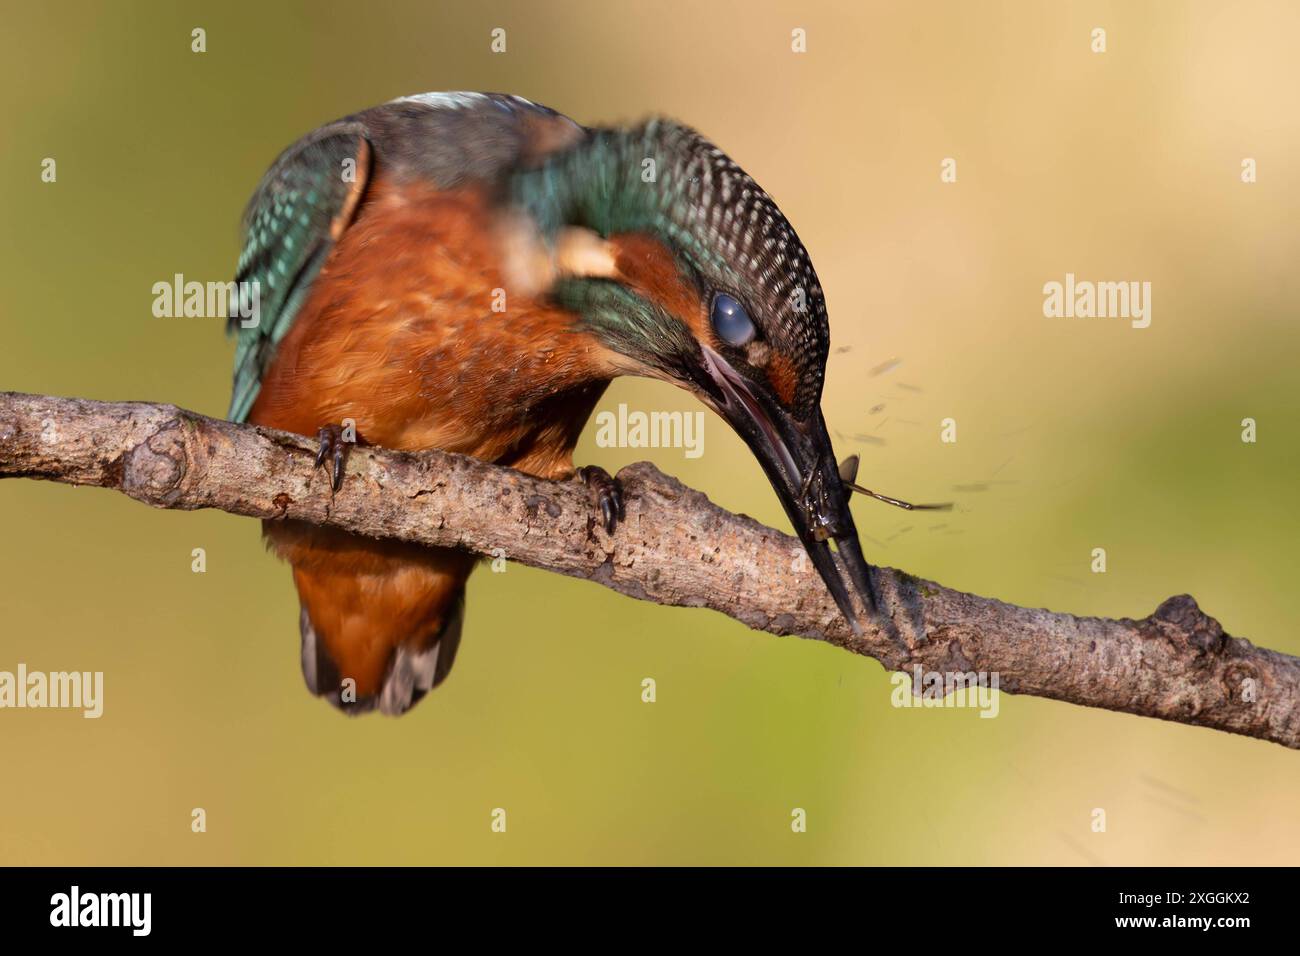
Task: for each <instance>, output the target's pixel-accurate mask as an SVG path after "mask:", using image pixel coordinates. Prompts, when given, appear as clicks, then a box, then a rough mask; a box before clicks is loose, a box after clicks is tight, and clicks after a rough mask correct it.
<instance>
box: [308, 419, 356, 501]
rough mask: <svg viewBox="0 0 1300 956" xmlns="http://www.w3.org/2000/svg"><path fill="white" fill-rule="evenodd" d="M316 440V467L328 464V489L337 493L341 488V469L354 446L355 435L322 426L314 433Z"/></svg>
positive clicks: (330, 426)
mask: <svg viewBox="0 0 1300 956" xmlns="http://www.w3.org/2000/svg"><path fill="white" fill-rule="evenodd" d="M316 439H317V441H319V442H320V451H318V452H316V467H317V468H319V467H321V466H322V465H326V464H328V468H329V476H330V488H332V489H333V490H334V491H338V490H339V489H340V488H342V487H343V469H344V466H346V465H347V462H348V454H349V453H350V452H351V451H352V446H353V445H355V444H356V433H355V432H349V431H345V430H344V429H343V427H342V426H339V425H322V426H321V427H320V428H319V429H317V431H316Z"/></svg>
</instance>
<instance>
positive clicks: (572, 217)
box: [513, 120, 875, 631]
mask: <svg viewBox="0 0 1300 956" xmlns="http://www.w3.org/2000/svg"><path fill="white" fill-rule="evenodd" d="M513 189H514V197H513V198H514V200H515V204H516V206H517V207H518V208H521V209H522V210H524V211H525V212H526V213H527V215H528V217H529V220H530V221H531V223H532V224H534V225H535V226H536V227H537V229H538V233H539V235H541V236H542V237H544V241H545V244H546V249H547V257H548V261H549V262H550V263H551V268H550V270H549V272H548V273H547V280H546V285H547V287H548V289H549V292H550V294H551V295H552V296H553V297H554V298H555V300H556V301H558V302H559V303H560V304H562V305H564V306H565V307H566V308H568V309H570V310H571V311H572V312H573V313H574V314H575V315H576V316H578V319H577V321H578V322H579V323H580V325H581V328H582V329H583V330H584V331H587V332H589V333H590V334H592V335H593V336H594V337H596V338H597V339H598V340H599V341H600V342H601V343H602V344H603V345H604V346H605V347H606V348H607V349H608V350H609V352H610V354H611V355H612V356H613V362H614V365H615V368H616V369H617V371H620V372H623V373H627V374H639V375H648V376H652V377H655V378H660V379H664V380H668V381H671V382H673V383H674V384H676V385H679V386H681V387H683V388H685V389H687V390H688V391H690V392H692V393H694V394H695V395H696V396H697V397H698V398H700V399H701V400H702V401H703V402H704V403H705V404H706V405H708V406H709V407H711V408H712V409H713V410H714V411H716V412H717V413H718V414H719V415H721V416H722V417H723V418H724V419H725V420H726V421H727V422H728V423H729V424H730V425H731V427H732V428H734V429H735V430H736V432H737V433H738V434H739V435H740V437H741V438H742V439H744V441H745V443H746V444H747V445H748V446H749V448H750V449H751V450H752V451H753V453H754V455H755V456H756V457H757V458H758V460H759V462H760V463H761V465H762V467H763V470H764V472H765V473H766V474H767V477H768V479H769V480H770V481H771V483H772V486H773V488H775V490H776V493H777V495H778V496H779V497H780V499H781V503H782V505H783V506H784V507H785V511H786V513H787V515H788V516H789V518H790V521H791V522H792V523H793V525H794V528H795V531H796V532H797V533H798V535H799V538H800V540H801V541H802V543H803V545H804V548H805V549H806V550H807V552H808V554H809V556H810V558H811V559H812V561H813V563H814V565H815V566H816V568H817V570H818V572H819V573H820V575H821V577H822V579H823V580H824V581H825V582H826V585H827V587H828V588H829V590H830V592H831V594H832V596H833V597H834V598H835V601H836V604H837V605H838V606H839V607H840V609H841V611H842V612H843V613H844V615H845V617H846V618H847V619H848V621H849V623H850V625H851V626H852V627H853V629H854V630H855V631H859V627H858V624H857V612H856V610H855V609H854V606H853V602H852V600H851V598H850V593H851V592H856V593H857V595H858V597H859V599H860V600H861V601H862V602H863V603H864V605H865V606H866V607H867V608H868V609H869V610H874V607H875V602H874V597H873V592H872V589H871V583H870V576H869V570H868V567H867V564H866V561H865V560H864V558H863V556H862V551H861V548H860V546H859V544H858V536H857V529H856V528H855V527H854V524H853V518H852V516H851V514H850V512H849V504H848V492H847V491H846V490H845V488H844V486H843V484H842V482H841V480H840V477H839V474H838V471H837V468H836V464H835V457H834V452H833V450H832V448H831V441H830V437H829V435H828V434H827V432H826V424H825V421H824V420H823V418H822V413H821V408H820V402H821V393H822V382H823V378H824V375H825V367H826V356H827V352H828V349H829V343H830V333H829V329H828V326H827V318H826V306H825V301H824V298H823V296H822V289H821V285H820V284H819V283H818V281H817V274H816V272H815V271H814V270H813V266H812V262H811V261H810V259H809V257H808V253H807V251H806V250H805V249H804V246H803V244H802V243H801V242H800V241H799V237H798V236H797V235H796V234H795V231H794V229H793V227H791V225H790V223H789V222H787V221H786V218H785V216H783V215H782V214H781V211H780V210H779V209H778V208H777V207H776V204H775V203H774V202H773V201H772V199H771V198H770V197H769V196H768V195H767V193H766V192H764V191H763V189H762V188H761V187H759V185H758V184H757V183H756V182H754V180H753V179H751V178H750V177H749V176H748V175H747V174H746V173H745V172H744V170H742V169H741V168H740V167H739V166H737V165H736V164H735V163H734V162H732V161H731V159H729V158H728V157H727V156H726V154H724V153H723V152H722V151H721V150H720V149H718V148H717V147H715V146H714V145H713V144H712V143H710V142H709V141H707V140H706V139H704V138H703V137H702V136H700V135H699V134H698V133H696V132H694V131H693V130H691V129H688V128H686V127H683V126H681V125H678V124H676V123H671V122H667V121H662V120H654V121H651V122H649V123H647V124H645V125H644V126H639V127H636V128H634V129H627V130H621V129H601V130H593V131H591V132H590V133H589V134H588V135H587V136H586V137H585V138H584V139H583V140H582V141H580V142H579V143H578V144H576V145H575V146H573V147H572V148H570V149H568V150H566V151H564V152H562V153H559V154H558V155H555V156H552V157H551V158H550V159H549V161H547V162H546V163H545V164H543V165H541V166H538V167H535V168H533V169H529V170H525V171H523V172H521V173H520V174H519V175H518V176H517V177H516V178H515V181H514V184H513ZM832 542H833V543H834V545H835V551H836V553H837V554H838V558H839V560H838V563H837V561H836V558H835V557H834V556H833V555H832V551H831V547H830V545H831V543H832Z"/></svg>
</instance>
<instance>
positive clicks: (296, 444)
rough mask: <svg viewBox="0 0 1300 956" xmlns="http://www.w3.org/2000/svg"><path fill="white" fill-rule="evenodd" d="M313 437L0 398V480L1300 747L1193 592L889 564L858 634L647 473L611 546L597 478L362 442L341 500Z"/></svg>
mask: <svg viewBox="0 0 1300 956" xmlns="http://www.w3.org/2000/svg"><path fill="white" fill-rule="evenodd" d="M316 447H317V446H316V443H315V441H314V440H312V439H307V438H302V437H300V436H297V435H291V434H287V433H285V432H276V431H272V430H268V429H261V428H255V427H252V426H241V425H234V424H231V423H230V422H224V421H217V420H215V419H210V418H205V417H204V416H202V415H197V414H195V413H193V412H188V411H185V410H183V409H180V408H176V407H175V406H171V405H150V404H139V403H106V402H93V401H84V400H80V399H63V398H51V397H46V396H38V395H21V394H13V393H0V477H27V478H43V479H48V480H52V481H61V482H67V483H69V484H76V485H98V486H102V487H105V488H116V489H118V490H120V491H122V492H124V493H126V494H128V495H130V496H131V497H132V498H135V499H136V500H138V501H143V502H144V503H146V504H149V505H153V506H155V507H159V508H177V509H183V510H192V509H196V508H220V509H221V510H223V511H228V512H231V513H233V514H240V515H248V516H250V517H255V518H270V519H276V518H281V519H283V518H299V519H303V520H305V521H311V522H315V523H318V524H325V525H333V526H335V527H339V528H346V529H347V530H349V531H354V532H358V533H361V534H365V535H370V536H373V537H387V538H400V539H403V540H406V541H414V542H420V543H423V544H429V545H438V546H443V547H447V546H455V547H462V548H466V549H468V550H471V551H475V552H479V553H481V554H489V555H504V556H505V557H506V558H508V559H509V560H512V561H518V562H521V563H523V564H528V565H532V566H534V567H539V568H545V569H548V570H551V571H558V572H560V573H561V574H568V575H571V576H573V577H579V578H586V579H588V580H591V581H596V582H598V583H600V584H603V585H605V586H606V587H609V588H613V589H614V590H615V591H619V592H621V593H623V594H627V595H630V596H632V597H635V598H640V599H642V600H646V601H654V602H656V603H658V604H673V605H684V606H689V607H709V608H713V609H714V610H715V611H720V612H721V613H723V614H726V615H728V616H730V617H733V618H735V619H737V620H739V621H742V622H744V623H745V624H747V625H748V626H750V627H752V628H756V629H758V630H764V631H770V632H771V633H773V634H799V635H802V636H804V637H810V638H816V639H818V640H824V641H829V642H830V643H832V644H836V645H838V646H840V647H843V648H845V649H847V650H850V651H853V652H855V653H858V654H864V655H867V656H869V657H874V658H876V659H877V660H879V661H880V662H881V663H882V664H883V665H884V666H885V667H887V668H889V669H891V670H905V671H909V672H911V671H912V670H913V668H914V667H916V666H920V667H921V668H922V669H923V670H925V671H937V672H943V673H954V672H956V673H969V672H972V671H973V672H980V671H983V672H987V673H990V674H992V673H997V674H998V675H999V681H1000V687H1001V689H1002V690H1004V691H1009V692H1011V693H1016V694H1032V695H1035V696H1038V697H1050V698H1053V699H1056V700H1063V701H1069V702H1071V703H1075V704H1082V705H1085V706H1089V707H1103V708H1106V709H1108V710H1119V711H1125V712H1127V713H1130V714H1139V715H1142V716H1146V717H1159V718H1161V719H1164V720H1172V721H1177V722H1179V723H1185V724H1196V725H1199V726H1203V727H1212V728H1215V729H1217V730H1226V731H1230V732H1233V733H1238V734H1245V735H1247V736H1251V737H1258V738H1261V739H1264V740H1271V741H1275V742H1277V743H1280V744H1283V745H1285V746H1287V747H1293V748H1298V749H1300V659H1297V658H1295V657H1290V656H1288V655H1285V654H1280V653H1277V652H1275V651H1270V650H1266V649H1263V648H1258V647H1255V646H1254V645H1253V644H1251V643H1250V642H1249V641H1247V640H1245V639H1243V638H1239V637H1231V636H1229V635H1227V634H1225V633H1224V631H1223V628H1222V627H1221V626H1220V625H1219V623H1218V622H1217V621H1215V620H1214V619H1213V618H1210V617H1208V616H1207V615H1206V614H1204V613H1203V612H1202V611H1201V610H1200V608H1198V607H1197V605H1196V602H1195V601H1194V600H1193V599H1192V598H1191V597H1189V596H1187V595H1179V596H1177V597H1172V598H1170V599H1169V600H1167V601H1165V602H1164V603H1163V604H1161V605H1160V607H1159V608H1157V609H1156V611H1155V612H1154V613H1153V614H1152V615H1151V616H1150V617H1147V618H1144V619H1142V620H1140V621H1134V620H1129V619H1126V618H1121V619H1109V618H1090V617H1074V616H1073V615H1069V614H1058V613H1054V612H1051V611H1047V610H1042V609H1038V608H1023V607H1016V606H1014V605H1010V604H1004V603H1002V602H1001V601H995V600H992V599H989V598H983V597H977V596H976V595H973V594H965V593H962V592H960V591H953V590H950V589H948V588H945V587H942V586H940V585H938V584H934V583H932V582H930V581H923V580H920V579H918V578H915V577H912V576H911V575H908V574H906V573H904V572H901V571H895V570H892V569H889V568H879V569H876V571H875V580H876V584H877V587H878V589H879V592H880V593H881V595H882V598H883V604H884V607H885V608H886V609H887V611H886V613H885V614H884V615H883V616H882V617H881V618H880V620H878V621H877V622H876V623H874V624H868V625H867V626H866V628H865V634H864V635H863V636H862V637H860V638H857V637H854V636H853V634H852V633H851V631H850V630H849V628H848V626H847V625H846V623H845V622H844V620H843V619H842V618H841V617H840V615H839V612H838V611H837V610H836V608H835V604H834V602H833V601H832V600H831V598H830V595H829V594H828V593H827V591H826V589H825V587H824V586H823V584H822V583H821V580H820V579H819V578H818V577H817V574H816V572H815V571H814V570H813V569H812V566H811V564H809V563H808V562H807V561H806V560H800V555H801V548H800V546H799V544H798V542H797V541H796V539H794V538H792V537H790V536H788V535H785V534H782V533H780V532H778V531H775V530H773V529H771V528H768V527H765V526H763V525H761V524H759V523H758V522H756V521H754V520H752V519H750V518H747V517H744V516H741V515H734V514H731V513H729V512H727V511H724V510H722V509H721V508H719V507H717V506H716V505H714V504H712V503H711V502H710V501H709V500H708V498H706V497H705V496H704V495H702V494H700V493H699V492H697V491H692V490H691V489H689V488H686V487H684V486H683V485H681V484H680V483H679V482H677V481H675V480H674V479H672V478H669V477H667V476H665V475H663V474H661V473H660V472H659V471H658V470H656V469H655V468H654V467H653V466H652V465H649V464H647V463H645V462H641V463H638V464H635V465H630V466H628V467H627V468H624V469H623V470H622V472H620V474H619V478H620V480H621V481H622V483H623V488H624V493H625V498H626V506H627V519H626V521H625V522H624V523H623V524H622V525H620V527H619V528H618V530H617V531H616V532H615V533H614V535H613V536H610V535H607V534H606V533H605V531H604V529H603V528H601V527H600V526H599V523H598V522H597V521H596V520H595V517H594V515H595V511H594V509H593V506H592V501H591V498H590V496H589V492H588V491H587V489H586V487H585V486H583V485H582V484H580V483H578V482H558V483H557V482H551V481H541V480H538V479H536V478H531V477H529V476H527V475H523V474H520V473H519V472H516V471H511V470H509V469H503V468H498V467H496V466H493V465H489V464H486V463H484V462H480V461H477V460H475V459H471V458H466V457H463V456H460V455H451V454H445V453H442V452H425V453H421V454H408V453H404V452H396V451H389V450H386V449H380V448H370V447H357V448H355V449H353V451H352V454H351V456H350V459H349V462H348V467H347V476H346V479H345V481H344V484H343V487H342V489H341V490H340V491H339V492H338V493H337V494H331V493H330V489H329V485H328V480H327V478H326V475H325V472H324V471H323V470H321V471H317V470H315V469H314V468H313V460H314V457H315V454H316Z"/></svg>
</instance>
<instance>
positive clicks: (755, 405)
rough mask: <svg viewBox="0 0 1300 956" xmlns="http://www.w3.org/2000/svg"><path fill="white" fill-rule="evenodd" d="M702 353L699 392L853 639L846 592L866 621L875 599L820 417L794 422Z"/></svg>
mask: <svg viewBox="0 0 1300 956" xmlns="http://www.w3.org/2000/svg"><path fill="white" fill-rule="evenodd" d="M703 353H704V369H703V372H704V376H705V377H706V378H707V382H706V381H702V382H701V383H700V384H701V385H702V386H704V387H705V391H706V396H707V399H708V400H709V401H710V403H711V404H712V405H713V407H714V409H715V411H717V413H718V414H719V415H721V416H722V417H723V418H725V419H726V420H727V423H728V424H729V425H731V427H732V428H734V429H735V430H736V432H737V434H739V435H740V437H741V438H743V439H744V440H745V443H746V444H747V445H748V446H749V448H750V450H751V451H752V452H753V453H754V455H755V457H757V458H758V460H759V463H760V464H761V465H762V466H763V471H764V472H765V473H766V474H767V478H768V481H770V482H771V483H772V487H773V488H774V489H776V493H777V497H779V498H780V499H781V504H782V505H783V506H784V507H785V513H786V514H787V515H788V516H789V517H790V522H791V524H793V525H794V529H795V533H796V534H798V536H799V540H800V541H801V542H803V546H804V549H805V550H806V551H807V552H808V557H809V558H811V559H812V562H813V565H814V567H816V568H817V573H818V574H820V575H821V578H822V580H823V581H825V582H826V587H827V589H828V590H829V591H830V592H831V596H832V597H833V598H835V603H836V605H838V606H839V609H840V611H841V612H842V613H843V614H844V617H845V619H846V620H848V622H849V626H850V627H851V628H853V633H854V634H858V635H860V634H861V633H862V628H861V626H860V625H859V623H858V612H857V610H856V608H855V607H854V604H853V600H852V598H851V597H850V592H853V593H856V594H857V595H858V598H859V600H861V602H862V604H863V605H864V606H865V608H866V609H867V611H868V612H870V613H872V614H874V613H875V611H876V606H877V604H876V596H875V592H874V591H873V589H872V586H871V575H870V571H869V568H868V567H867V562H866V559H864V558H863V556H862V547H861V546H860V545H859V544H858V529H857V528H856V527H855V526H854V524H853V515H852V514H850V513H849V493H848V491H847V490H846V489H845V488H844V484H843V482H842V481H841V479H840V476H839V472H838V470H837V468H836V465H835V452H834V450H833V449H832V448H831V439H830V436H829V435H828V434H827V433H826V422H825V420H824V419H823V418H822V414H821V410H820V409H819V410H817V411H816V413H815V414H814V416H813V417H812V418H811V420H809V421H807V422H800V421H798V420H796V419H795V418H793V417H792V416H791V415H790V414H789V413H788V412H787V411H785V409H783V408H782V407H781V406H780V405H779V404H777V403H776V402H775V401H774V400H772V399H771V398H768V397H767V396H766V395H765V394H764V393H763V392H762V391H761V390H758V389H755V388H753V387H752V386H751V385H750V383H749V382H748V381H746V380H745V378H744V377H742V376H741V375H740V374H739V373H738V372H737V371H736V370H735V369H734V368H732V366H731V365H730V364H728V363H727V361H726V359H724V358H722V356H720V355H718V353H716V352H714V351H713V350H712V349H709V348H708V347H704V348H703ZM831 541H834V542H835V546H836V551H835V552H832V551H831V547H830V542H831ZM837 558H838V560H837Z"/></svg>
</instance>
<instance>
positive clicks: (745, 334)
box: [713, 292, 758, 347]
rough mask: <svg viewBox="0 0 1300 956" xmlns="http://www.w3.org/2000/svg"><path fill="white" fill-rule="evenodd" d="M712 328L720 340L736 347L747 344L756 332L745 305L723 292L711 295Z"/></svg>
mask: <svg viewBox="0 0 1300 956" xmlns="http://www.w3.org/2000/svg"><path fill="white" fill-rule="evenodd" d="M713 330H714V331H715V332H717V333H718V338H720V339H722V341H724V342H726V343H727V344H728V345H734V346H736V347H740V346H742V345H748V344H749V343H750V342H752V341H753V340H754V336H755V335H757V334H758V330H757V329H756V328H754V322H753V320H752V319H750V317H749V315H748V314H747V313H746V312H745V307H744V306H743V305H741V304H740V303H739V302H737V301H736V300H735V299H733V298H732V297H731V296H729V295H727V293H725V292H719V293H718V294H717V295H715V296H714V297H713Z"/></svg>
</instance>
